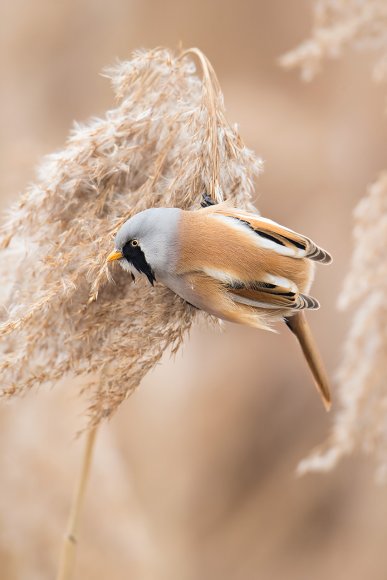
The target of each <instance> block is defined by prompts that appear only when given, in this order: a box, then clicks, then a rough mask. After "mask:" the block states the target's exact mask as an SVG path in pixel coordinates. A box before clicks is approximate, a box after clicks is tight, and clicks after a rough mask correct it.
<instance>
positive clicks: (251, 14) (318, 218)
mask: <svg viewBox="0 0 387 580" xmlns="http://www.w3.org/2000/svg"><path fill="white" fill-rule="evenodd" d="M311 17H312V15H311V3H310V2H308V1H307V0H293V1H292V2H283V1H281V0H271V2H267V1H266V2H265V1H264V0H259V1H258V0H250V1H247V0H239V1H238V2H237V1H235V0H222V1H220V0H219V1H212V2H208V1H207V2H206V1H204V0H196V1H194V0H190V1H187V2H182V1H181V2H178V1H177V0H175V1H172V0H164V1H163V2H157V1H156V0H153V1H152V0H109V2H107V1H106V0H89V1H75V0H71V1H67V2H52V1H49V0H34V2H31V1H29V0H14V1H13V2H2V3H1V5H0V73H1V91H0V100H1V102H0V124H1V132H0V202H1V206H2V207H3V208H5V207H6V206H7V205H8V204H9V203H10V202H11V201H12V200H14V199H16V197H17V195H18V193H19V192H20V191H22V190H23V189H25V187H26V186H27V184H28V183H29V182H30V181H31V180H32V179H33V178H34V167H36V165H37V163H38V162H39V159H40V158H41V156H42V155H44V154H46V153H50V152H52V151H53V150H55V149H58V148H60V147H61V146H62V145H63V143H64V141H65V139H66V135H67V134H68V131H69V128H70V127H71V124H72V122H73V120H79V121H82V120H85V119H87V118H88V117H91V116H94V115H103V113H104V111H105V110H106V109H108V108H109V107H112V106H113V96H112V91H111V90H110V87H109V83H108V81H107V80H106V79H104V78H103V77H102V76H100V74H99V73H100V72H101V71H102V69H103V68H104V67H105V66H107V65H109V64H112V63H114V62H115V60H116V59H117V58H119V59H126V58H129V57H130V53H131V51H132V50H133V49H136V48H141V47H155V46H158V45H165V46H168V47H176V46H178V45H179V43H180V42H181V43H182V44H183V45H184V46H185V47H189V46H198V47H200V48H201V49H202V50H203V51H204V52H205V53H206V54H207V56H208V57H209V58H210V60H211V61H212V63H213V65H214V67H215V70H216V71H217V74H218V77H219V80H220V82H221V85H222V88H223V92H224V95H225V101H226V107H227V110H228V117H229V120H230V121H231V122H238V123H239V125H240V129H241V133H242V135H243V136H244V139H245V141H246V142H247V144H248V145H249V146H250V147H251V148H253V149H254V150H256V151H257V152H258V153H259V154H260V155H261V156H262V157H263V158H264V160H265V173H264V175H263V176H262V177H261V178H260V179H259V181H258V183H257V196H256V204H257V206H258V208H259V209H260V211H261V212H262V213H263V214H264V215H266V216H267V217H271V218H272V219H275V220H277V221H279V222H283V223H284V224H286V225H288V226H289V227H291V228H293V229H295V230H299V231H301V232H303V233H305V234H307V235H309V236H310V237H312V238H313V239H314V240H315V241H316V242H318V243H320V244H321V245H322V246H323V247H325V248H327V249H328V250H329V251H331V252H332V254H333V255H334V260H335V261H334V264H333V265H332V266H330V267H329V268H323V267H321V268H319V269H318V273H317V279H316V283H315V286H314V291H313V294H314V295H315V296H316V297H317V298H318V299H319V300H320V301H321V303H322V308H321V310H319V311H318V312H315V313H310V315H309V320H310V322H311V325H312V327H313V330H314V332H315V334H316V337H317V340H318V342H319V344H320V346H321V351H322V353H323V355H324V358H325V360H326V363H327V366H328V369H329V371H330V373H331V375H332V376H334V373H335V369H336V368H337V367H338V364H339V362H340V356H341V351H342V344H343V339H344V336H345V332H346V329H347V327H348V324H349V316H350V315H348V314H347V315H346V316H344V315H343V314H341V313H338V312H337V310H336V301H337V296H338V293H339V292H340V288H341V285H342V281H343V277H344V275H345V273H346V271H347V269H348V261H349V258H350V255H351V227H352V216H351V212H352V209H353V207H354V205H355V204H356V203H357V201H358V200H359V199H360V197H361V196H362V195H363V194H364V192H365V190H366V187H367V184H368V183H370V182H371V181H373V180H374V179H375V178H376V177H377V174H378V173H379V171H381V170H382V169H383V168H384V167H385V166H386V159H385V144H386V125H385V122H384V119H383V112H384V109H385V88H383V87H377V86H375V85H374V84H372V82H371V78H370V77H371V75H370V71H369V62H368V60H367V58H366V57H365V56H364V55H363V56H362V55H360V54H359V55H354V54H352V55H349V56H345V57H344V58H342V59H341V60H338V61H334V62H329V63H326V65H325V68H324V71H323V74H322V75H320V76H319V77H317V79H316V80H315V81H314V82H313V83H312V84H309V85H305V84H303V83H301V81H300V80H299V78H298V76H297V74H296V73H286V72H284V71H283V70H281V69H280V68H279V67H278V65H277V59H278V57H279V56H280V55H281V54H282V53H284V52H286V51H287V50H289V49H291V48H293V47H294V46H295V45H297V44H298V43H299V42H301V41H302V40H303V39H304V38H305V37H307V36H308V33H309V31H310V26H311ZM26 275H28V273H27V272H26ZM78 391H79V385H75V384H72V383H71V382H70V381H68V380H67V381H66V380H64V381H63V383H62V384H61V385H58V386H57V387H56V388H55V389H54V390H52V391H49V392H48V391H44V390H41V391H40V392H39V393H33V394H30V395H29V396H28V397H25V398H24V399H22V400H18V401H13V402H12V403H9V404H7V405H4V404H3V405H2V408H1V410H0V578H1V580H27V579H28V580H31V579H32V580H35V579H36V580H38V579H46V578H47V579H49V578H54V576H55V570H56V563H57V559H58V554H59V548H60V542H61V537H62V533H63V531H64V528H65V522H66V517H67V513H68V510H69V505H70V500H71V495H72V489H73V484H74V482H75V479H76V475H77V467H78V464H79V461H80V454H81V447H82V446H81V442H80V441H79V440H76V439H75V433H76V432H77V430H78V429H79V428H80V427H82V426H83V425H84V419H83V416H82V415H83V411H84V409H85V408H86V405H87V401H86V400H85V399H83V400H80V398H79V396H78ZM335 411H336V409H335V408H334V410H333V413H331V415H330V416H328V415H326V414H325V412H324V411H323V408H322V406H321V403H320V401H319V398H318V396H317V394H316V392H315V390H314V387H313V385H312V382H311V379H310V376H309V374H308V371H307V369H306V367H305V364H304V362H303V360H302V356H301V353H300V351H299V349H298V347H297V345H296V343H295V341H294V339H293V337H292V336H291V334H290V333H289V332H288V331H287V329H286V328H281V329H280V334H276V335H274V334H269V333H264V332H258V331H254V330H252V329H245V328H240V327H237V326H234V325H230V324H227V325H225V327H224V332H221V333H219V332H218V331H215V330H214V329H208V328H205V327H204V326H202V327H195V329H194V331H193V333H192V335H191V338H190V340H187V342H186V344H185V348H184V349H183V351H182V352H181V353H180V354H179V355H178V357H177V358H176V360H175V361H171V360H168V359H167V358H166V359H165V360H164V361H163V363H162V364H161V365H160V366H159V367H158V368H157V370H156V371H155V372H153V373H152V374H151V375H149V376H148V377H147V379H146V381H144V383H143V384H142V385H141V387H140V388H139V390H138V391H137V392H136V394H135V395H134V396H133V397H132V398H131V399H130V400H129V401H128V402H127V403H125V404H124V405H123V406H122V407H121V409H120V411H119V413H118V414H117V415H116V416H115V417H114V418H113V420H112V421H111V422H110V423H109V424H108V425H105V426H104V427H103V428H102V430H101V433H100V434H99V440H98V445H97V450H96V456H95V462H94V467H93V473H92V477H91V481H90V486H89V489H88V496H87V500H86V505H85V509H84V512H83V523H82V529H81V537H80V542H79V557H78V567H77V575H76V578H77V579H86V580H89V579H90V580H94V579H95V580H105V579H106V578H111V579H114V580H197V579H200V580H218V579H219V580H220V579H221V580H256V579H265V580H281V579H284V578H286V580H309V579H310V578H313V579H314V580H320V579H326V578H331V579H333V580H341V579H346V578H351V580H363V579H364V578H367V580H379V579H380V580H385V578H386V574H387V572H386V565H385V562H386V553H385V536H386V531H387V523H386V509H387V495H386V490H385V488H380V487H377V486H376V485H375V484H374V480H373V469H372V466H371V464H370V462H368V461H367V460H366V459H364V458H363V457H358V458H352V459H349V460H346V461H345V462H344V463H343V464H342V465H341V466H340V467H339V468H338V469H336V471H334V472H333V473H330V474H326V475H314V476H305V477H304V478H301V479H298V478H296V477H295V468H296V466H297V463H298V461H299V460H300V459H302V458H303V457H304V456H305V455H306V454H307V453H308V452H309V451H310V450H311V449H312V448H313V447H314V446H316V445H317V444H318V443H320V442H321V441H323V440H324V438H326V437H327V436H328V434H329V428H330V425H331V422H332V421H333V416H334V413H335Z"/></svg>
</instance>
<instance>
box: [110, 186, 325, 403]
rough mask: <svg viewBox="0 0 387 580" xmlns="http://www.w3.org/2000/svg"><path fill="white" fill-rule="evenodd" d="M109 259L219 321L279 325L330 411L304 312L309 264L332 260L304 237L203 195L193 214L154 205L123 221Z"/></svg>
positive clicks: (309, 304)
mask: <svg viewBox="0 0 387 580" xmlns="http://www.w3.org/2000/svg"><path fill="white" fill-rule="evenodd" d="M115 261H118V263H119V264H120V265H121V266H122V268H123V269H124V270H126V271H128V272H129V273H130V274H131V276H132V278H133V280H135V277H136V276H137V275H139V274H141V275H144V276H146V278H147V279H148V281H149V283H150V284H151V285H152V286H153V285H154V283H155V282H160V283H161V284H164V285H165V286H167V287H168V288H169V289H170V290H172V291H173V292H175V293H176V294H178V295H179V296H180V297H181V298H183V300H185V301H186V302H188V303H189V304H191V305H192V306H194V307H196V308H198V309H199V310H204V311H205V312H207V313H209V314H211V315H213V316H216V317H217V318H219V319H221V320H225V321H229V322H235V323H239V324H244V325H247V326H251V327H254V328H258V329H265V330H273V325H274V323H276V322H278V321H282V322H285V323H286V325H287V326H288V328H289V329H290V330H291V331H292V332H293V334H294V335H295V336H296V338H297V340H298V342H299V344H300V346H301V349H302V351H303V354H304V356H305V359H306V361H307V363H308V365H309V368H310V370H311V373H312V375H313V378H314V382H315V385H316V387H317V390H318V392H319V394H320V396H321V399H322V402H323V404H324V406H325V408H326V410H329V409H330V407H331V392H330V391H331V390H330V385H329V379H328V375H327V372H326V370H325V367H324V364H323V361H322V358H321V356H320V354H319V351H318V348H317V346H316V343H315V341H314V338H313V335H312V332H311V330H310V327H309V324H308V322H307V319H306V316H305V311H306V310H316V309H317V308H319V306H320V305H319V302H318V301H317V300H316V298H314V297H312V296H310V295H309V291H310V287H311V285H312V282H313V279H314V271H315V264H316V263H320V264H329V263H331V262H332V257H331V255H330V254H329V253H328V252H327V251H325V250H323V249H322V248H320V247H319V246H317V245H316V244H315V243H314V242H313V241H312V240H311V239H310V238H308V237H306V236H304V235H301V234H298V233H296V232H294V231H293V230H291V229H289V228H287V227H284V226H282V225H280V224H278V223H276V222H275V221H272V220H270V219H268V218H264V217H262V216H261V215H259V214H256V213H252V212H250V211H245V210H243V209H238V208H235V207H233V206H232V204H230V202H228V201H226V202H221V203H214V202H213V201H212V200H211V199H210V198H209V197H208V196H206V195H204V196H203V200H202V203H201V207H200V208H199V209H193V210H183V209H180V208H167V207H153V208H149V209H146V210H144V211H141V212H139V213H137V214H135V215H133V216H132V217H130V218H129V219H128V220H127V221H126V222H125V223H124V224H123V225H122V226H121V227H120V228H119V230H118V231H117V233H116V236H115V240H114V250H113V251H112V252H111V253H110V254H109V255H108V257H107V262H109V263H110V262H115Z"/></svg>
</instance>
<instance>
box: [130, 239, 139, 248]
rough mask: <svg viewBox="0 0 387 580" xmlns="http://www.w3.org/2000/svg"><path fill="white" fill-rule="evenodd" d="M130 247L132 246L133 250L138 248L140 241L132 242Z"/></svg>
mask: <svg viewBox="0 0 387 580" xmlns="http://www.w3.org/2000/svg"><path fill="white" fill-rule="evenodd" d="M130 245H131V246H132V248H135V247H136V246H138V240H130Z"/></svg>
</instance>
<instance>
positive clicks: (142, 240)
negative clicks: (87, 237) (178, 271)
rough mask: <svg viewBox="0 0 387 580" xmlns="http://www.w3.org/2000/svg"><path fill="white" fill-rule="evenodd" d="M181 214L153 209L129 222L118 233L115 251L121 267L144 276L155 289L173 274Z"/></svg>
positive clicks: (164, 209) (171, 210)
mask: <svg viewBox="0 0 387 580" xmlns="http://www.w3.org/2000/svg"><path fill="white" fill-rule="evenodd" d="M180 217H181V210H180V209H177V208H164V207H163V208H161V207H160V208H151V209H147V210H145V211H142V212H140V213H138V214H136V215H134V216H133V217H131V218H130V219H128V221H126V222H125V223H124V224H123V225H122V226H121V228H120V229H119V230H118V232H117V234H116V238H115V242H114V245H115V249H116V251H117V252H121V254H122V257H121V259H120V260H119V263H120V265H121V266H122V267H123V268H124V269H125V270H128V271H130V272H131V273H132V276H134V275H135V274H136V273H140V274H145V276H146V277H147V278H148V280H149V282H150V283H151V284H152V285H153V283H154V281H155V279H157V278H163V277H164V276H165V275H167V274H168V273H169V272H170V271H171V270H173V268H174V266H175V263H176V260H177V257H178V225H179V220H180Z"/></svg>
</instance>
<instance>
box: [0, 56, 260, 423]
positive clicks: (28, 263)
mask: <svg viewBox="0 0 387 580" xmlns="http://www.w3.org/2000/svg"><path fill="white" fill-rule="evenodd" d="M194 56H195V57H197V59H198V60H199V62H200V65H201V69H202V74H201V75H199V74H198V73H197V72H196V68H195V64H194V60H193V57H194ZM107 74H108V76H109V77H110V78H111V81H112V85H113V87H114V91H115V93H116V97H117V100H118V104H117V106H116V108H113V109H111V110H109V111H108V112H107V113H106V115H105V117H104V118H102V119H95V120H92V121H91V122H90V123H88V124H86V125H76V126H75V128H74V129H73V131H72V133H71V135H70V137H69V139H68V141H67V143H66V146H65V148H64V149H63V150H62V151H59V152H57V153H54V154H53V155H49V156H48V157H47V158H46V159H45V160H44V162H43V163H42V165H41V167H40V168H39V172H38V181H37V183H35V184H34V185H32V186H31V187H30V188H29V189H28V191H27V192H26V194H25V195H23V196H22V198H21V199H20V201H19V203H18V204H17V205H16V206H15V207H14V208H13V209H12V211H11V212H10V219H9V221H8V223H7V224H6V225H5V226H4V228H3V232H2V234H3V237H2V242H3V250H2V254H3V255H2V267H3V279H4V280H6V281H7V282H8V288H9V292H8V297H7V299H6V301H5V308H4V310H3V313H4V321H3V324H2V326H1V327H0V334H1V336H2V338H3V345H4V354H3V361H2V363H1V365H0V373H1V381H2V385H3V391H2V392H3V395H8V396H11V395H14V394H19V393H23V392H24V391H26V390H28V389H31V388H32V387H36V386H38V385H41V384H42V383H46V382H49V383H53V382H55V381H57V380H58V379H59V378H61V377H62V376H63V375H64V374H66V373H69V372H73V373H76V374H77V375H80V374H83V375H88V376H89V379H90V380H89V382H88V387H87V388H88V389H91V392H92V395H91V403H90V413H91V422H92V423H93V424H96V423H98V422H99V421H100V420H101V418H103V417H107V416H110V415H111V414H112V412H113V411H114V410H115V409H116V408H117V406H118V405H119V404H120V403H121V402H122V401H123V400H124V399H126V398H127V397H128V396H129V395H130V393H131V392H132V391H133V389H134V388H135V387H136V386H137V385H138V384H139V382H140V381H141V379H142V377H143V376H144V375H145V374H146V373H147V372H148V371H149V370H150V369H151V368H152V367H153V366H154V365H155V364H156V363H157V362H158V361H159V360H160V358H161V356H162V354H163V352H164V351H165V350H166V349H167V348H169V349H170V350H171V351H172V352H175V351H176V350H177V349H178V347H179V345H180V344H181V342H182V339H183V337H184V335H185V333H186V331H187V330H188V329H189V327H190V325H191V323H192V320H193V317H194V310H193V308H192V307H190V306H189V305H188V304H186V303H185V302H183V300H181V299H180V298H179V297H178V296H176V295H174V294H173V293H172V292H171V291H169V290H168V289H167V288H164V287H162V286H159V285H157V286H156V287H155V288H151V287H149V286H148V285H147V284H146V282H145V281H141V280H139V282H138V283H136V284H135V285H133V284H131V283H130V277H129V276H128V274H127V273H125V272H123V271H122V270H121V269H120V268H117V267H116V268H113V269H112V270H111V271H110V270H109V268H108V266H107V265H106V256H107V255H108V253H109V252H110V250H111V248H112V241H113V237H114V234H115V232H116V231H117V229H118V228H119V226H120V225H121V224H122V223H123V222H124V221H125V220H126V219H128V217H129V216H130V215H133V214H134V213H137V212H139V211H142V210H144V209H146V208H148V207H152V206H166V207H173V206H176V207H181V208H185V209H190V208H194V207H198V206H199V203H200V200H201V197H202V194H203V193H204V192H206V193H207V194H209V195H211V197H212V198H213V199H214V200H217V201H221V200H222V199H231V200H232V201H234V202H235V203H236V204H237V205H239V206H246V205H248V204H249V200H250V195H251V192H252V188H253V179H254V177H255V176H256V174H257V173H258V172H259V171H260V168H261V162H260V160H259V159H258V158H257V157H256V156H255V155H254V154H253V153H252V152H251V151H249V150H248V149H247V148H246V147H245V146H244V144H243V142H242V140H241V138H240V136H239V134H238V132H237V129H236V128H235V127H231V126H230V125H229V124H228V122H227V121H226V118H225V110H224V105H223V97H222V94H221V91H220V88H219V84H218V81H217V79H216V76H215V73H214V71H213V69H212V67H211V65H210V63H209V62H208V60H207V59H206V57H205V56H204V55H203V54H202V53H201V52H200V51H199V50H198V49H191V50H189V51H186V52H185V53H181V54H178V55H175V54H173V53H172V52H171V51H168V50H165V49H155V50H150V51H139V52H136V53H135V54H134V55H133V58H132V59H131V60H130V61H127V62H122V63H119V64H117V65H116V66H115V67H113V68H112V69H110V71H109V72H108V73H107Z"/></svg>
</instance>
